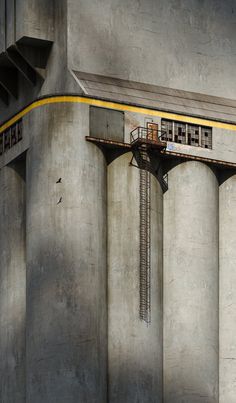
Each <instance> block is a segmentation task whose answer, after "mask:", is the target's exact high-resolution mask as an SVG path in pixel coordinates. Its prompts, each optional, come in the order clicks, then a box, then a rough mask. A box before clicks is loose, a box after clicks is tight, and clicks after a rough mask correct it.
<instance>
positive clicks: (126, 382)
mask: <svg viewBox="0 0 236 403" xmlns="http://www.w3.org/2000/svg"><path fill="white" fill-rule="evenodd" d="M131 157H132V155H131V154H130V153H128V154H125V155H123V156H121V157H119V158H117V159H116V160H114V161H113V162H112V163H111V164H110V165H109V166H108V363H109V364H108V365H109V403H130V402H142V403H161V402H162V292H161V290H162V190H161V188H160V185H159V183H158V182H157V180H156V178H154V177H153V176H152V175H151V178H150V179H151V195H150V196H151V211H150V218H151V221H150V224H151V236H150V239H151V308H152V317H151V323H150V324H149V325H147V324H146V323H145V322H144V321H141V320H140V317H139V301H140V273H139V270H140V262H139V259H140V251H139V246H140V243H139V241H140V239H139V237H140V212H139V207H140V205H139V184H140V172H139V169H137V168H134V167H131V166H129V162H130V160H131Z"/></svg>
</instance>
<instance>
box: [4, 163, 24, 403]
mask: <svg viewBox="0 0 236 403" xmlns="http://www.w3.org/2000/svg"><path fill="white" fill-rule="evenodd" d="M0 189H1V197H0V213H1V219H0V246H1V247H0V374H1V377H0V401H1V402H4V403H5V402H6V403H15V402H19V403H25V310H26V300H25V296H26V292H25V288H26V265H25V181H24V162H15V163H14V164H12V165H9V166H6V167H4V168H2V169H1V171H0Z"/></svg>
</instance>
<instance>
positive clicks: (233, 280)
mask: <svg viewBox="0 0 236 403" xmlns="http://www.w3.org/2000/svg"><path fill="white" fill-rule="evenodd" d="M235 245H236V175H233V176H231V177H230V178H229V179H227V180H226V181H224V182H223V183H222V184H221V186H220V403H226V402H227V403H234V402H235V399H236V382H235V379H236V338H235V332H236V325H235V324H236V309H235V308H236V294H235V285H236V270H235V263H236V247H235Z"/></svg>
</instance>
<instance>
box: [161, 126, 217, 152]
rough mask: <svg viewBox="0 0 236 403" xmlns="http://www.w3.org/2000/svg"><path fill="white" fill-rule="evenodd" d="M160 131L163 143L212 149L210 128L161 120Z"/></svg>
mask: <svg viewBox="0 0 236 403" xmlns="http://www.w3.org/2000/svg"><path fill="white" fill-rule="evenodd" d="M161 131H162V133H163V134H162V139H163V140H165V141H173V142H174V143H179V144H187V145H189V146H194V147H202V148H209V149H212V128H211V127H207V126H198V125H194V124H188V123H184V122H178V121H172V120H168V119H162V120H161Z"/></svg>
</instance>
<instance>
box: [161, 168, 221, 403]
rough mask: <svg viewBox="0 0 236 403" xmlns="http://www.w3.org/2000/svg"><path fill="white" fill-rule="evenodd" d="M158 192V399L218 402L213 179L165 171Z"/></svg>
mask: <svg viewBox="0 0 236 403" xmlns="http://www.w3.org/2000/svg"><path fill="white" fill-rule="evenodd" d="M168 182H169V190H168V191H167V192H166V193H165V195H164V267H163V273H164V291H163V292H164V402H165V403H180V402H181V403H190V402H191V403H194V402H196V403H200V402H204V403H206V402H207V403H217V402H218V348H219V346H218V314H219V309H218V304H219V302H218V286H219V284H218V256H219V254H218V235H219V233H218V182H217V179H216V177H215V175H214V173H213V172H212V171H211V169H210V168H209V167H207V166H206V165H204V164H201V163H199V162H186V163H183V164H180V165H178V166H176V167H175V168H172V169H171V170H170V171H169V181H168Z"/></svg>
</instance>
